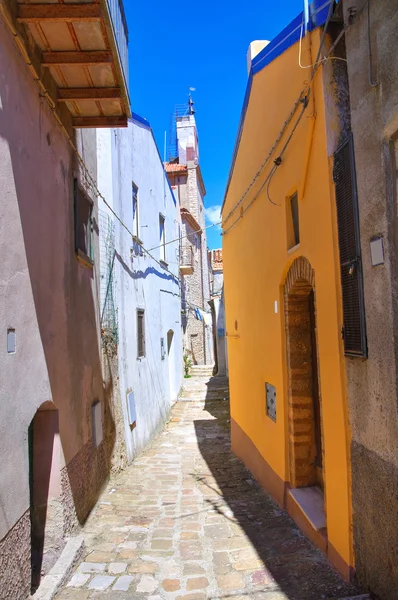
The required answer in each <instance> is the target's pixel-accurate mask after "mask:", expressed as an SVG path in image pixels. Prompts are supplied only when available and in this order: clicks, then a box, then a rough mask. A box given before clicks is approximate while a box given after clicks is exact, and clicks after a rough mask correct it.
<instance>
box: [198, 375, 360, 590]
mask: <svg viewBox="0 0 398 600" xmlns="http://www.w3.org/2000/svg"><path fill="white" fill-rule="evenodd" d="M226 385H227V380H226V379H220V380H217V378H216V377H213V378H211V379H210V381H209V382H208V383H207V393H206V399H205V408H204V410H205V411H207V412H208V413H210V415H211V416H212V417H213V418H211V417H210V418H209V416H208V415H206V416H205V417H204V419H203V420H195V422H194V424H195V431H196V436H197V439H198V445H199V449H200V452H201V454H202V456H203V458H204V460H205V462H206V464H207V466H208V469H209V472H208V473H205V472H204V473H203V474H196V475H195V477H196V479H197V481H198V482H199V483H200V484H201V487H202V493H203V494H204V496H205V499H206V502H207V503H208V505H209V510H212V509H213V510H215V511H216V512H219V513H220V515H221V514H223V515H224V517H223V519H225V518H227V519H228V521H229V522H230V523H232V524H236V525H238V526H239V527H240V529H241V530H242V532H243V533H244V534H245V536H246V538H247V539H248V540H249V541H250V544H251V546H252V547H253V548H254V549H255V551H256V553H257V555H258V558H259V559H260V561H261V562H262V564H263V567H262V568H261V566H260V568H258V567H257V568H256V569H254V570H252V573H251V574H250V581H251V588H252V589H253V590H254V591H253V593H251V592H250V595H251V596H253V597H256V598H260V597H261V598H262V599H264V600H268V599H269V600H274V598H275V600H276V599H278V600H279V599H281V600H282V598H286V599H289V600H321V599H322V598H324V599H326V598H327V599H331V598H333V599H334V598H345V597H347V596H351V595H355V594H356V593H358V592H357V591H356V590H355V588H354V587H353V586H351V585H348V584H347V583H345V582H344V580H343V579H342V578H341V577H340V575H339V574H338V573H337V572H336V571H335V570H334V569H333V568H332V567H331V566H330V565H329V563H328V562H327V560H326V558H325V557H324V555H323V554H322V553H321V552H320V551H319V550H318V549H317V548H315V546H313V544H312V543H311V542H310V541H309V540H308V539H307V538H306V537H304V535H303V534H302V533H301V532H300V531H299V530H298V528H297V527H296V525H295V523H294V522H293V521H292V519H291V518H290V517H289V516H288V515H287V513H286V512H285V511H283V510H281V509H280V508H279V506H278V505H277V504H276V503H275V502H274V501H273V500H272V499H271V497H270V496H269V495H268V494H267V493H265V491H264V490H263V489H262V488H261V487H260V486H259V485H258V484H257V483H256V481H255V480H254V479H253V478H252V477H251V475H250V473H249V471H248V470H247V469H246V468H245V466H244V465H243V463H242V462H240V460H238V459H237V458H236V457H235V456H234V455H233V454H232V452H231V449H230V421H229V401H228V389H227V387H226ZM226 505H227V507H228V508H227V507H226ZM228 509H229V510H228ZM220 522H221V521H220ZM236 525H235V527H236ZM235 531H236V529H235ZM241 535H242V534H241ZM229 543H230V542H229V540H227V539H226V540H225V544H226V545H227V547H226V548H225V550H228V549H229V548H228V544H229ZM242 556H243V558H244V554H243V555H242ZM249 562H250V561H248V564H247V565H246V566H247V567H249V568H248V569H247V570H248V571H250V570H251V569H250V564H249ZM260 564H261V563H260ZM242 566H243V567H245V565H240V566H239V568H240V569H241V568H242ZM278 590H280V591H279V594H278V593H277V591H278ZM266 592H270V593H269V594H268V593H266ZM272 592H273V593H272ZM280 592H283V594H284V596H283V595H282V594H281V593H280ZM259 594H260V595H259ZM226 595H228V594H226Z"/></svg>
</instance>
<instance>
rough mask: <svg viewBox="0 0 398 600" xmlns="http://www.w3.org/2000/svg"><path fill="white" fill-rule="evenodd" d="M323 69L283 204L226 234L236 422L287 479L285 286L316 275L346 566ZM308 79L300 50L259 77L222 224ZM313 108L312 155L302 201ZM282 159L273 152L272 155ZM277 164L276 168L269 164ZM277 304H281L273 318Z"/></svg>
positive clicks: (297, 141) (329, 492)
mask: <svg viewBox="0 0 398 600" xmlns="http://www.w3.org/2000/svg"><path fill="white" fill-rule="evenodd" d="M311 38H312V46H313V47H312V53H311V48H310V45H309V43H308V42H309V40H308V36H307V38H306V40H305V43H304V52H303V58H302V60H303V62H304V63H305V64H310V62H311V60H313V58H312V57H313V56H315V55H316V51H317V48H318V46H319V40H320V31H319V30H316V31H314V32H313V33H312V34H311ZM311 54H312V56H311ZM326 68H328V67H326ZM322 71H323V67H322V68H320V69H319V70H318V73H317V75H316V77H315V80H314V83H313V87H312V99H311V102H310V105H309V107H308V109H307V111H306V113H305V116H304V118H303V119H302V121H301V123H300V125H299V127H298V129H297V131H296V133H295V135H294V137H293V139H292V142H291V144H290V145H289V147H288V149H287V151H286V153H285V155H284V159H283V162H282V165H281V166H280V167H279V168H278V170H277V172H276V174H275V176H274V177H273V179H272V181H271V184H270V188H269V195H270V197H271V199H272V201H273V202H275V203H277V204H278V205H279V206H273V205H272V204H271V203H270V202H269V201H268V199H267V196H266V191H265V190H263V191H262V193H261V194H260V196H259V197H258V198H257V200H256V201H255V202H254V203H253V205H252V206H251V207H250V208H249V209H248V211H247V212H246V213H245V214H244V216H243V217H242V219H240V220H239V222H238V223H237V224H236V226H235V227H234V228H233V229H231V231H230V232H228V233H227V234H226V235H225V236H224V237H223V259H224V278H225V298H226V314H227V334H228V352H229V374H230V375H229V376H230V388H231V416H232V418H233V419H234V420H235V421H236V422H237V423H238V425H239V426H240V427H241V429H243V431H244V432H245V433H246V434H247V435H248V436H249V437H250V438H251V440H252V441H253V442H254V444H255V446H256V447H257V449H258V450H259V452H260V453H261V455H262V456H263V457H264V459H265V460H266V461H267V463H268V464H269V465H270V466H271V468H272V469H273V470H274V471H275V472H276V474H277V475H278V476H279V477H280V478H281V479H283V480H284V481H288V479H289V473H288V460H287V459H288V457H287V451H288V449H287V439H286V431H287V402H288V400H287V361H286V345H285V324H284V303H283V285H284V280H285V277H286V274H287V272H288V269H289V267H290V265H291V263H292V262H293V260H294V259H295V258H297V257H298V256H305V257H306V258H307V259H308V260H309V261H310V263H311V265H312V268H313V269H314V270H315V286H316V309H317V327H318V353H319V362H320V364H319V371H320V393H321V403H322V417H323V432H324V453H325V457H324V470H325V493H326V511H327V526H328V540H329V542H330V543H331V544H332V545H333V547H334V548H335V550H336V551H337V552H338V553H339V555H340V556H341V557H342V558H343V560H344V561H345V562H346V563H347V564H348V565H352V562H353V559H352V543H351V533H350V522H351V508H350V506H351V503H350V483H349V482H350V472H349V430H348V423H347V409H346V398H345V383H344V382H345V379H344V378H345V374H344V367H343V345H342V341H341V335H340V330H341V323H342V318H341V288H340V279H339V263H338V243H337V225H336V215H335V199H334V187H333V183H332V159H331V157H330V156H328V151H327V132H326V119H325V101H324V94H325V92H326V93H327V86H326V87H325V84H324V81H325V78H324V73H323V72H322ZM310 73H311V71H310V70H309V69H307V70H303V69H301V68H300V67H299V65H298V44H296V45H294V46H292V47H291V48H289V49H288V50H286V51H285V52H284V54H282V55H281V56H279V57H278V58H276V59H275V60H274V61H273V62H272V63H271V64H269V65H268V66H266V67H265V68H264V69H263V70H262V71H260V72H259V73H257V74H256V75H255V76H254V78H253V83H252V90H251V95H250V100H249V104H248V109H247V113H246V118H245V123H244V128H243V132H242V137H241V141H240V145H239V150H238V154H237V159H236V163H235V167H234V171H233V175H232V179H231V182H230V186H229V189H228V193H227V197H226V200H225V204H224V208H223V220H225V218H226V216H227V215H228V213H229V211H230V210H231V208H232V207H233V206H234V205H235V204H236V202H237V201H239V199H240V198H241V196H242V195H243V193H244V191H245V190H246V188H247V186H248V185H249V183H250V182H251V180H252V179H253V177H254V175H255V173H256V172H257V170H258V168H259V167H260V165H261V163H262V162H263V160H264V158H265V157H266V155H267V154H268V152H269V150H270V148H271V146H272V145H273V143H274V141H275V139H276V138H277V136H278V134H279V132H280V130H281V128H282V126H283V123H284V122H285V120H286V118H287V116H288V114H289V113H290V111H291V109H292V106H293V104H294V102H295V101H296V99H297V97H298V94H299V93H300V91H301V90H302V88H303V87H304V85H305V82H307V83H308V81H309V78H310ZM313 101H315V106H314V105H313V104H312V102H313ZM329 103H330V102H329ZM314 109H315V111H316V118H315V125H314V127H313V141H312V149H311V153H310V160H309V163H308V177H307V182H306V191H305V195H304V197H302V195H301V188H302V185H303V181H304V178H305V175H304V174H305V170H306V153H307V149H308V148H309V142H310V139H311V131H312V125H313V124H314V117H313V116H312V115H313V114H314ZM328 123H330V115H329V120H328ZM328 126H329V125H328ZM334 135H335V134H334ZM286 137H287V136H286V135H285V137H284V140H286ZM284 140H283V141H284ZM283 141H282V145H283ZM282 145H280V146H279V149H280V148H281V147H282ZM277 155H278V153H277V152H276V153H275V155H274V156H273V158H275V157H276V156H277ZM272 164H273V163H272V161H271V163H270V167H271V166H272ZM270 167H267V168H266V169H265V170H264V174H263V175H262V176H261V177H260V178H259V181H258V182H257V183H256V184H255V185H254V186H253V189H252V190H251V192H250V193H249V194H248V196H247V198H246V199H245V200H244V202H243V204H242V206H243V207H244V208H245V207H246V206H247V204H248V203H249V202H250V200H251V199H252V198H253V195H254V193H255V192H256V191H257V190H258V188H259V184H261V182H262V181H263V180H264V178H265V175H266V174H267V173H268V172H269V168H270ZM296 190H298V193H299V214H300V245H299V247H297V248H296V249H294V250H292V251H290V252H289V251H288V250H287V225H286V208H285V202H286V199H287V198H288V197H290V195H291V194H292V193H293V192H294V191H296ZM239 210H240V209H238V210H237V211H236V212H235V213H234V215H233V216H232V218H231V219H230V220H229V221H228V222H227V223H225V228H226V227H228V226H229V225H231V223H232V222H233V221H234V220H235V219H236V218H237V217H238V215H239ZM275 301H277V302H278V313H277V314H275V311H274V303H275ZM236 325H237V328H236ZM235 336H236V337H235ZM266 381H268V382H270V383H272V384H274V385H275V386H276V388H277V421H276V423H274V422H273V421H272V420H271V419H270V418H269V417H267V416H266V411H265V382H266Z"/></svg>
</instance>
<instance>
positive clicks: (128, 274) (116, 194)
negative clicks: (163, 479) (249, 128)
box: [97, 115, 183, 461]
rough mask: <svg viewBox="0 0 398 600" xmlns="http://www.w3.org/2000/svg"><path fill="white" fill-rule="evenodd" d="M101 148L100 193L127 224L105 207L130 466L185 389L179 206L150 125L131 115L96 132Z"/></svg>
mask: <svg viewBox="0 0 398 600" xmlns="http://www.w3.org/2000/svg"><path fill="white" fill-rule="evenodd" d="M97 142H98V177H99V188H100V189H101V190H104V196H105V197H106V199H107V202H108V203H109V204H110V205H111V206H112V208H113V210H114V211H115V213H116V214H117V215H118V216H119V217H120V219H121V221H122V222H123V225H122V224H121V223H120V222H119V221H118V220H117V218H115V216H114V215H113V214H112V213H111V211H110V210H109V208H108V207H106V206H105V205H104V204H103V206H101V202H100V209H101V208H102V210H103V212H102V213H101V212H100V239H101V250H102V256H103V258H102V259H101V277H102V282H101V306H102V316H103V319H102V320H103V323H102V325H103V327H110V329H112V327H115V329H117V358H118V374H119V387H120V400H121V408H122V411H121V412H122V423H121V424H120V426H121V427H122V428H123V430H124V437H125V443H126V447H127V455H128V460H129V461H130V460H132V459H133V458H134V457H135V456H136V455H137V454H138V453H139V452H140V451H141V450H142V449H143V448H144V446H145V445H146V444H147V443H148V442H149V441H150V440H151V439H152V437H153V436H154V435H155V434H156V433H157V432H158V431H159V430H160V429H161V428H162V426H163V425H164V423H165V421H166V420H167V417H168V415H169V411H170V407H171V405H172V404H173V403H174V401H175V400H176V399H177V396H178V393H179V391H180V388H181V384H182V373H183V368H182V364H183V361H182V340H181V294H180V282H179V264H178V262H179V256H178V246H179V244H178V238H179V230H180V222H181V218H180V208H179V205H178V203H177V201H176V199H175V197H174V195H173V192H172V191H171V188H170V186H169V183H168V179H167V176H166V174H165V172H164V168H163V163H162V160H161V157H160V155H159V152H158V149H157V146H156V143H155V140H154V137H153V133H152V130H151V127H150V125H149V123H148V121H146V120H145V119H142V118H141V117H139V116H138V115H133V118H132V119H131V120H130V121H129V124H128V128H127V129H125V130H112V131H106V130H98V131H97ZM101 219H102V223H101ZM106 221H108V223H107V226H106ZM104 224H105V226H104ZM126 228H127V229H126ZM128 230H129V231H128ZM130 232H131V233H132V234H133V237H132V235H131V233H130ZM172 240H175V241H172ZM170 242H171V243H170ZM148 251H149V253H148ZM110 275H112V278H110ZM109 282H110V284H111V285H109ZM109 290H111V295H110V293H109ZM117 426H118V424H117V423H116V427H117Z"/></svg>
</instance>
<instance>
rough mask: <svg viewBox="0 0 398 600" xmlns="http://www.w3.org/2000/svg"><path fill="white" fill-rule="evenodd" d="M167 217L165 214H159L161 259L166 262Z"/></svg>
mask: <svg viewBox="0 0 398 600" xmlns="http://www.w3.org/2000/svg"><path fill="white" fill-rule="evenodd" d="M164 225H165V219H164V216H163V215H159V242H160V260H161V261H163V262H166V235H165V230H164V229H165V227H164Z"/></svg>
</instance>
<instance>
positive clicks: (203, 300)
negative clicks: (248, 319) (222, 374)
mask: <svg viewBox="0 0 398 600" xmlns="http://www.w3.org/2000/svg"><path fill="white" fill-rule="evenodd" d="M199 239H200V279H201V285H202V308H203V310H204V308H205V291H204V285H203V243H202V234H200V238H199ZM203 354H204V360H205V364H206V324H205V322H204V321H203Z"/></svg>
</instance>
